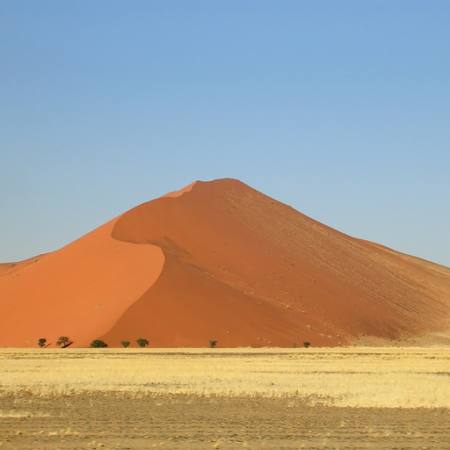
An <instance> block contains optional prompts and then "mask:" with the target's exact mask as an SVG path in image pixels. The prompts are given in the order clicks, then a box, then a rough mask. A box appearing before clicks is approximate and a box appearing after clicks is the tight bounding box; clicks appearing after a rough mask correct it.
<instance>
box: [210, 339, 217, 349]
mask: <svg viewBox="0 0 450 450" xmlns="http://www.w3.org/2000/svg"><path fill="white" fill-rule="evenodd" d="M216 347H217V340H216V339H210V340H209V348H216Z"/></svg>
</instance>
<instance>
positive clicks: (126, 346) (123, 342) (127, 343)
mask: <svg viewBox="0 0 450 450" xmlns="http://www.w3.org/2000/svg"><path fill="white" fill-rule="evenodd" d="M120 343H121V345H122V347H123V348H128V347H129V346H130V341H121V342H120Z"/></svg>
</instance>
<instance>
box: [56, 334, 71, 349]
mask: <svg viewBox="0 0 450 450" xmlns="http://www.w3.org/2000/svg"><path fill="white" fill-rule="evenodd" d="M72 344H73V342H72V341H71V340H70V338H69V337H67V336H60V337H59V338H58V340H57V341H56V345H58V346H59V347H61V348H66V347H68V346H69V345H72Z"/></svg>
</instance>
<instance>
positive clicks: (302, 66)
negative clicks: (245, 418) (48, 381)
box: [0, 0, 450, 265]
mask: <svg viewBox="0 0 450 450" xmlns="http://www.w3.org/2000/svg"><path fill="white" fill-rule="evenodd" d="M449 24H450V2H449V1H448V0H445V1H444V0H433V1H429V2H428V1H423V0H396V1H392V0H383V1H378V0H371V1H361V0H342V1H336V0H328V1H324V0H314V1H313V0H310V1H301V0H298V1H297V0H296V1H283V0H281V1H275V0H272V1H270V2H269V1H261V0H258V1H250V0H239V1H238V0H236V1H233V0H226V1H221V2H218V1H210V0H205V1H196V0H191V1H185V0H180V1H171V0H160V1H147V0H145V1H139V0H134V1H125V0H122V1H111V0H108V1H101V0H96V1H72V2H69V1H60V0H54V1H46V0H39V1H34V0H29V1H22V0H0V214H1V215H0V219H1V222H0V224H1V233H0V261H8V260H17V259H21V258H25V257H29V256H32V255H34V254H36V253H40V252H44V251H48V250H52V249H55V248H58V247H60V246H62V245H64V244H65V243H68V242H69V241H71V240H73V239H75V238H77V237H79V236H80V235H82V234H84V233H85V232H87V231H89V230H91V229H92V228H94V227H96V226H98V225H100V224H101V223H103V222H105V221H106V220H108V219H110V218H112V217H113V216H115V215H117V214H119V213H121V212H123V211H125V210H126V209H128V208H130V207H132V206H134V205H136V204H138V203H140V202H143V201H145V200H148V199H151V198H153V197H155V196H158V195H160V194H163V193H164V192H165V191H169V190H173V189H176V188H178V187H181V186H183V185H185V184H187V183H189V182H191V181H192V180H194V179H212V178H218V177H235V178H239V179H241V180H243V181H245V182H247V183H249V184H250V185H252V186H254V187H256V188H257V189H260V190H262V191H264V192H266V193H268V194H269V195H272V196H274V197H276V198H278V199H280V200H281V201H284V202H286V203H289V204H291V205H292V206H294V207H296V208H297V209H299V210H301V211H303V212H305V213H307V214H308V215H310V216H313V217H314V218H316V219H318V220H321V221H322V222H325V223H327V224H329V225H331V226H334V227H336V228H338V229H340V230H343V231H345V232H347V233H349V234H352V235H356V236H359V237H364V238H367V239H371V240H374V241H378V242H380V243H383V244H386V245H389V246H392V247H394V248H396V249H399V250H402V251H405V252H408V253H412V254H415V255H419V256H421V257H424V258H428V259H432V260H435V261H438V262H441V263H444V264H446V265H450V26H449Z"/></svg>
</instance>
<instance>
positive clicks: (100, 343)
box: [91, 339, 108, 348]
mask: <svg viewBox="0 0 450 450" xmlns="http://www.w3.org/2000/svg"><path fill="white" fill-rule="evenodd" d="M91 347H92V348H105V347H108V344H107V343H106V342H104V341H102V340H101V339H94V340H93V341H92V342H91Z"/></svg>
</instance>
